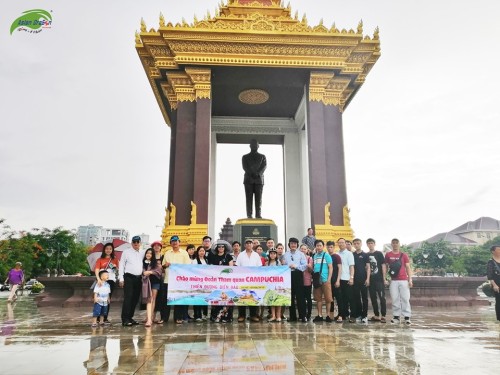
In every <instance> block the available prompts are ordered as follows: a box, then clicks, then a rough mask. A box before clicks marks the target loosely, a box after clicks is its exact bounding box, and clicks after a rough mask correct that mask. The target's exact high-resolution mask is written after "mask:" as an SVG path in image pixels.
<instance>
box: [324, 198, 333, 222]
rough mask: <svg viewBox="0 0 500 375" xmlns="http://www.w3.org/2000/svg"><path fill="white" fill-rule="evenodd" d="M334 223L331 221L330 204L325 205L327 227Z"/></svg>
mask: <svg viewBox="0 0 500 375" xmlns="http://www.w3.org/2000/svg"><path fill="white" fill-rule="evenodd" d="M331 224H332V222H331V221H330V202H328V203H327V204H325V225H331Z"/></svg>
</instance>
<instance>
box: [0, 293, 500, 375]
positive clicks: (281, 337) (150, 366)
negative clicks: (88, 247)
mask: <svg viewBox="0 0 500 375" xmlns="http://www.w3.org/2000/svg"><path fill="white" fill-rule="evenodd" d="M113 310H114V311H113ZM119 310H120V306H119V305H118V304H115V305H114V306H113V308H112V313H111V318H112V320H113V321H114V322H115V323H116V324H114V325H112V326H111V327H102V328H101V327H99V328H91V327H90V320H91V305H90V304H89V306H88V308H78V309H62V308H61V309H58V308H53V307H51V308H37V307H36V305H35V303H34V300H33V298H32V297H31V296H23V297H21V298H20V300H19V301H17V302H16V303H14V304H13V305H9V304H7V301H6V293H5V292H2V293H0V322H1V336H0V374H15V375H22V374H37V375H38V374H50V375H54V374H70V375H76V374H206V373H218V374H468V375H471V374H481V375H485V374H498V364H499V363H500V361H499V356H500V323H499V322H496V321H495V319H494V315H495V313H494V310H493V306H490V307H480V308H463V309H447V310H443V309H441V310H436V309H424V308H418V309H415V310H414V318H413V325H411V326H404V325H393V324H391V323H387V324H382V323H370V324H368V325H362V324H352V323H343V324H336V323H330V324H329V323H320V324H315V323H312V322H309V323H267V322H263V323H230V324H220V323H210V322H206V323H186V324H182V325H175V324H173V323H172V322H169V323H168V324H166V325H162V326H159V325H155V326H154V327H152V328H149V329H146V328H145V327H144V326H142V325H140V326H135V327H122V326H121V325H120V324H119V313H120V311H119ZM143 314H144V312H140V313H138V315H137V316H136V317H137V318H141V317H142V315H143Z"/></svg>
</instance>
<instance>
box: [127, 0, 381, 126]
mask: <svg viewBox="0 0 500 375" xmlns="http://www.w3.org/2000/svg"><path fill="white" fill-rule="evenodd" d="M159 27H160V28H159V30H158V32H156V31H155V30H154V29H150V31H149V32H147V27H146V24H145V22H144V20H143V19H141V29H140V30H141V31H140V34H139V36H136V49H137V51H138V53H139V56H140V57H141V60H142V61H143V66H144V68H145V70H146V74H147V75H148V78H149V79H150V83H151V86H152V89H153V91H154V92H155V96H157V101H158V103H159V105H160V106H161V107H163V106H164V104H163V103H164V99H162V96H163V95H164V94H165V95H167V94H169V95H170V97H169V96H167V98H168V99H169V100H168V101H169V104H170V106H171V108H174V107H175V106H176V105H177V104H176V103H178V102H182V101H194V100H196V99H199V98H210V96H211V85H210V81H207V82H198V81H197V80H195V79H194V78H193V77H191V76H190V80H191V82H190V83H188V84H186V83H179V82H178V80H177V79H175V78H171V77H170V75H171V73H170V72H171V71H173V70H179V69H182V68H180V67H181V66H188V67H191V68H193V67H197V66H211V65H222V66H271V67H297V68H306V69H307V68H309V69H311V68H313V69H318V70H326V69H330V70H331V71H333V70H335V77H333V76H332V77H331V78H330V79H333V78H335V79H343V80H346V81H347V80H348V81H349V83H348V84H347V85H345V84H344V85H343V86H344V91H342V92H340V91H339V90H340V86H342V85H341V84H338V85H337V86H335V87H327V86H328V84H324V85H322V86H321V85H320V86H316V87H315V86H314V85H311V86H310V100H313V101H321V102H323V103H325V104H327V105H336V106H339V108H340V110H343V108H344V106H345V105H346V104H347V103H349V101H350V100H351V99H352V95H354V93H355V92H357V90H358V89H359V87H360V86H361V85H362V84H363V82H364V81H365V79H366V75H367V74H368V72H369V71H370V69H371V68H372V67H373V65H374V64H375V62H376V61H377V59H378V57H379V56H380V42H379V29H378V28H376V29H375V32H374V34H373V38H370V37H369V36H363V21H362V20H361V21H360V22H359V23H358V25H357V28H356V29H355V30H353V29H350V30H349V31H347V30H346V29H342V30H339V29H338V28H337V27H336V26H335V23H334V24H333V25H332V27H331V28H329V29H328V28H327V27H325V25H324V22H323V20H321V21H320V22H319V24H318V25H308V21H307V17H306V15H305V14H304V16H303V17H302V19H300V20H299V14H298V12H295V15H294V16H293V17H292V14H291V8H290V7H289V6H288V5H287V6H286V8H285V7H284V4H283V2H282V1H281V0H255V1H248V0H241V1H237V0H234V1H233V0H227V1H225V2H222V3H221V4H220V5H219V7H218V9H216V11H215V12H214V13H213V15H212V14H211V13H210V12H207V14H206V16H205V17H204V18H203V19H200V20H199V19H198V18H197V17H196V16H195V17H194V21H193V22H192V23H189V22H186V20H184V19H182V22H180V23H177V24H176V25H173V24H172V23H171V22H165V19H164V17H163V15H162V14H160V21H159ZM139 40H140V43H139ZM146 55H147V56H146ZM144 57H148V58H151V59H152V61H151V60H144ZM153 62H154V64H153ZM163 70H166V72H165V73H166V74H165V73H162V74H160V71H163ZM165 75H166V76H167V82H165V81H164V79H163V78H162V77H165ZM157 80H161V81H160V82H159V85H160V86H161V87H162V89H160V90H159V89H158V82H156V81H157ZM163 84H167V85H168V86H170V87H171V90H173V93H174V94H175V100H174V97H173V96H172V95H171V94H172V92H171V90H170V89H166V88H168V86H164V85H163ZM162 112H163V114H164V117H165V118H166V119H167V118H168V116H167V112H166V109H165V108H162ZM167 123H168V120H167Z"/></svg>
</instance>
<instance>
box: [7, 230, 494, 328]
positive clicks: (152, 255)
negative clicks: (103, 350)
mask: <svg viewBox="0 0 500 375" xmlns="http://www.w3.org/2000/svg"><path fill="white" fill-rule="evenodd" d="M287 245H288V251H285V247H284V245H283V244H281V243H278V244H275V242H274V240H273V239H271V238H268V239H267V241H266V247H267V252H266V251H264V250H263V247H262V246H261V244H260V242H259V241H258V240H251V239H247V240H246V241H245V243H244V247H243V249H241V244H240V242H238V241H234V242H233V243H232V246H229V244H228V243H226V242H225V241H216V242H215V243H214V244H212V238H210V237H209V236H205V237H204V238H203V241H202V244H201V245H200V246H198V247H195V246H193V245H188V247H187V249H186V250H183V249H181V248H180V239H179V237H178V236H172V237H171V238H170V247H171V249H170V250H168V251H166V252H165V253H163V252H162V248H163V246H162V243H161V242H159V241H157V242H153V243H152V244H151V248H148V249H147V250H141V238H140V237H139V236H134V237H133V238H132V246H131V248H130V249H127V250H125V251H124V252H123V254H122V257H121V260H120V261H118V259H117V257H116V256H115V250H114V247H113V244H112V243H107V244H105V245H104V246H103V249H102V253H101V257H100V258H99V259H98V260H97V262H96V264H95V268H94V272H95V276H96V282H95V286H93V295H94V308H93V314H92V315H93V316H92V325H93V326H94V327H96V326H97V325H99V324H101V325H109V324H110V322H109V320H108V315H109V309H110V302H111V296H112V294H113V291H114V289H115V286H116V283H118V285H119V286H120V287H123V290H124V293H123V294H124V296H123V305H122V312H121V321H122V325H123V326H133V325H137V324H139V322H137V321H136V320H134V313H135V310H136V307H137V304H138V302H139V299H140V298H141V305H143V306H144V308H145V310H146V318H145V319H144V321H143V323H144V325H145V326H146V327H151V326H152V325H153V324H154V323H157V324H163V323H166V322H167V321H168V320H169V318H170V313H171V307H170V306H169V305H167V298H168V274H169V268H170V266H171V265H172V264H195V265H205V264H210V265H222V266H230V267H231V266H240V267H242V266H244V267H262V266H271V267H272V266H288V267H290V270H291V306H290V307H289V317H288V320H289V321H292V322H294V321H301V322H308V321H310V320H311V319H312V321H313V322H323V321H325V322H328V323H330V322H337V323H342V322H345V321H348V322H351V323H356V322H358V323H367V322H368V321H372V322H381V323H385V322H386V314H387V306H386V298H385V287H386V286H387V285H389V292H390V296H391V300H392V318H391V322H392V323H399V322H404V323H405V324H408V325H409V324H411V305H410V288H411V287H412V286H413V282H412V269H411V265H410V259H409V257H408V255H407V254H405V253H403V252H401V249H400V242H399V240H398V239H396V238H394V239H393V240H392V241H391V247H392V250H391V251H389V252H387V253H386V254H383V253H382V252H381V251H378V250H375V240H373V239H372V238H369V239H368V240H366V245H367V247H368V252H364V251H363V250H362V248H361V247H362V242H361V240H360V239H358V238H356V239H354V240H353V241H352V243H350V241H347V240H345V239H344V238H339V239H338V240H337V243H336V244H335V243H334V242H333V241H328V242H327V243H326V244H325V243H324V242H323V241H322V240H320V239H315V238H314V236H313V235H312V231H311V230H309V232H308V235H307V236H305V237H304V238H303V239H302V243H299V240H298V239H297V238H294V237H292V238H290V239H289V241H288V244H287ZM335 245H337V247H338V252H336V251H335ZM491 254H492V258H491V259H490V260H489V261H488V264H487V278H488V280H489V282H490V284H491V287H492V289H493V292H494V295H495V299H496V305H495V311H496V318H497V320H499V321H500V290H499V287H500V246H497V245H496V246H492V247H491ZM21 267H22V264H21V263H20V262H17V263H16V265H15V268H13V269H12V270H10V272H9V273H8V276H7V280H6V281H5V283H9V284H11V288H10V295H9V297H8V301H9V302H12V301H14V300H15V299H16V289H17V288H18V287H19V286H20V285H22V283H23V282H24V273H23V271H22V269H21ZM311 296H314V300H315V301H316V306H317V315H316V317H314V318H312V316H311V315H312V298H311ZM368 296H370V300H371V307H372V310H373V314H372V316H371V317H370V318H368V309H369V306H368ZM335 302H336V306H337V314H334V312H335ZM323 304H324V305H325V309H324V310H323ZM246 309H247V308H246V307H244V306H239V307H238V317H237V320H238V322H244V321H245V320H247V319H249V320H250V321H253V322H259V321H262V320H263V319H264V313H265V308H264V307H260V308H259V307H258V306H250V307H248V309H249V315H248V317H247V311H246ZM173 310H174V314H173V315H174V321H175V322H176V323H177V324H181V323H184V322H187V321H197V322H202V321H205V320H208V319H210V320H211V321H213V322H230V321H232V319H233V307H231V306H212V308H211V311H210V316H209V312H208V307H207V306H193V312H194V316H193V317H191V316H190V315H189V313H188V306H178V305H176V306H174V309H173ZM284 310H285V307H283V306H271V307H268V310H267V311H268V314H267V321H269V322H281V321H283V320H287V318H286V317H285V316H284ZM158 312H159V319H156V318H157V316H156V315H157V313H158ZM101 318H102V321H101Z"/></svg>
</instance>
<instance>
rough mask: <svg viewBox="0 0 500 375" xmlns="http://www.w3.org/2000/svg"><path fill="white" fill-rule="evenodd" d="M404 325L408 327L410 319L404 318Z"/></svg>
mask: <svg viewBox="0 0 500 375" xmlns="http://www.w3.org/2000/svg"><path fill="white" fill-rule="evenodd" d="M405 324H406V325H410V324H411V320H410V318H409V317H406V318H405Z"/></svg>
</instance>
